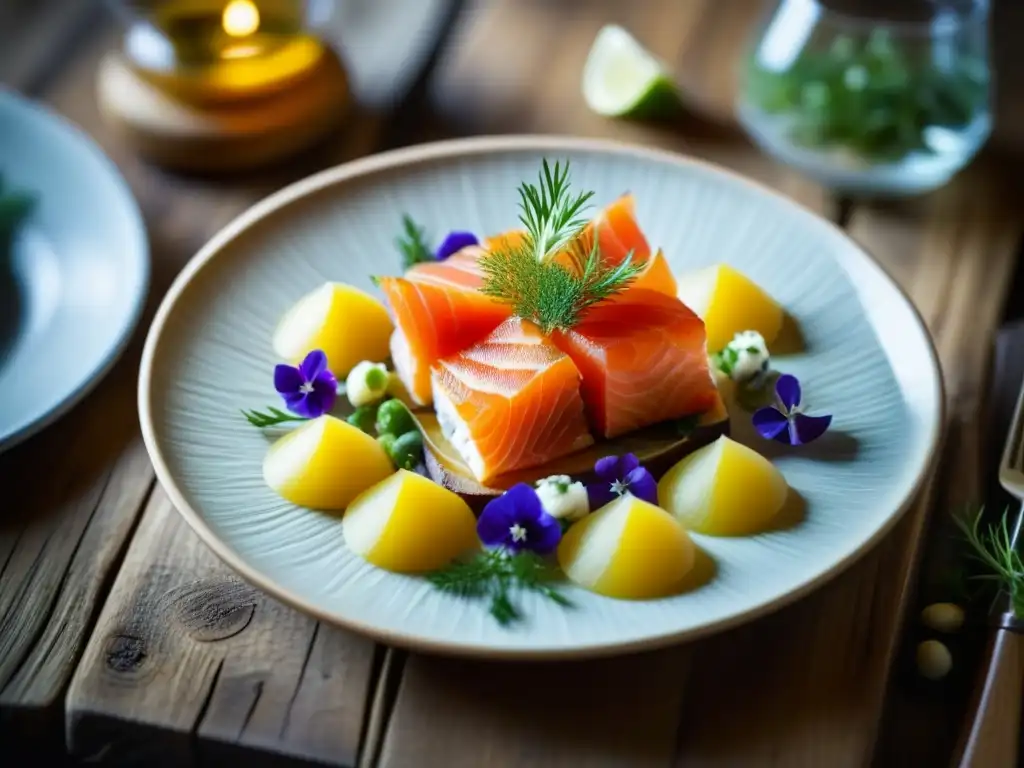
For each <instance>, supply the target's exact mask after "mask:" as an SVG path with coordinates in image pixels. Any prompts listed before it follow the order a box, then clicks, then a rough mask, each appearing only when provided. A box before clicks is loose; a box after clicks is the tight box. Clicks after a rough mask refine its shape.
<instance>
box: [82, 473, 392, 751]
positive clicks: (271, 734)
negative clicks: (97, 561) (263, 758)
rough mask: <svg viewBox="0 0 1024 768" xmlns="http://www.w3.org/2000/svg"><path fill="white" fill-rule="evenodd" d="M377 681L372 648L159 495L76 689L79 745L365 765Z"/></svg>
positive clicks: (84, 661) (134, 545) (155, 496)
mask: <svg viewBox="0 0 1024 768" xmlns="http://www.w3.org/2000/svg"><path fill="white" fill-rule="evenodd" d="M373 673H374V644H373V642H372V641H370V640H368V639H365V638H361V637H356V636H353V635H349V634H347V633H345V632H342V631H340V630H335V629H332V628H329V627H324V626H321V625H319V624H318V623H317V622H316V621H315V620H313V619H311V618H309V617H306V616H304V615H303V614H300V613H298V612H296V611H294V610H292V609H290V608H288V607H286V606H283V605H281V604H279V603H277V602H275V601H273V600H271V599H270V598H267V597H265V596H264V595H262V594H261V593H260V592H258V591H257V590H256V589H254V588H253V587H250V586H249V585H248V584H245V583H244V582H242V581H240V580H239V579H238V578H237V577H235V576H234V575H233V574H232V572H231V571H230V570H229V569H228V568H227V566H225V565H223V564H221V563H220V562H219V561H218V560H217V559H216V558H214V557H213V556H212V555H211V554H210V552H209V551H208V550H207V549H206V548H205V547H204V546H203V545H202V543H201V542H200V541H199V539H198V538H197V537H196V536H195V535H194V534H193V533H192V531H191V530H190V529H189V528H188V526H187V525H186V524H185V522H184V520H183V519H182V518H181V517H180V516H179V515H178V514H177V512H176V511H175V510H174V509H173V507H172V506H171V504H170V501H169V500H168V499H167V497H166V495H165V494H164V493H163V491H162V490H161V489H159V488H158V489H157V490H156V491H155V492H154V494H153V498H152V500H151V501H150V503H149V505H148V507H147V509H146V512H145V514H144V516H143V520H142V523H141V524H140V526H139V530H138V532H137V535H136V536H135V537H134V538H133V541H132V544H131V546H130V548H129V550H128V554H127V556H126V558H125V562H124V565H123V566H122V568H121V571H120V573H119V574H118V577H117V580H116V582H115V583H114V586H113V588H112V590H111V592H110V596H109V598H108V600H107V603H106V606H105V608H104V610H103V612H102V614H101V615H100V618H99V621H98V623H97V626H96V630H95V633H94V635H93V638H92V640H91V641H90V643H89V646H88V648H87V650H86V652H85V655H84V657H83V658H82V663H81V665H80V667H79V672H78V674H76V676H75V678H74V681H73V682H72V685H71V689H70V690H69V691H68V711H69V717H70V722H69V736H70V743H71V747H72V750H73V752H74V753H75V754H78V755H82V756H88V755H97V754H103V755H105V756H106V758H107V759H114V757H115V756H119V757H121V758H122V759H123V758H124V757H126V756H133V757H136V758H140V757H142V756H143V755H145V756H146V759H147V760H155V761H158V762H159V764H174V765H188V764H191V761H192V760H197V761H198V760H202V759H209V760H210V761H211V763H214V764H215V763H217V762H219V761H222V760H229V759H239V758H240V757H243V756H244V758H245V759H246V760H247V761H252V760H257V759H259V753H261V752H268V753H271V754H278V755H287V756H290V757H297V758H304V759H307V760H310V761H320V762H324V763H329V764H331V765H353V764H354V763H355V760H356V754H357V752H358V749H359V744H360V738H361V733H362V728H363V722H364V720H365V714H366V706H367V701H368V697H369V696H370V693H371V690H372V689H371V684H372V682H373ZM140 734H144V737H143V736H140ZM195 735H198V736H199V737H200V738H199V740H198V741H197V740H195V739H194V736H195ZM239 748H246V749H247V750H251V751H245V752H239V751H238V749H239ZM171 756H173V760H172V759H171ZM164 761H166V762H164ZM147 764H149V763H147Z"/></svg>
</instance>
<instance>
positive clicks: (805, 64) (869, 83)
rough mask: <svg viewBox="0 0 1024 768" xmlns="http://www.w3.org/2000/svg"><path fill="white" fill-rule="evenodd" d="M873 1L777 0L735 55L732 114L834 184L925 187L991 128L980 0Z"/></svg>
mask: <svg viewBox="0 0 1024 768" xmlns="http://www.w3.org/2000/svg"><path fill="white" fill-rule="evenodd" d="M877 6H878V9H877V10H876V9H875V8H872V9H871V13H872V15H871V16H865V15H860V14H861V13H862V11H863V8H864V2H861V3H860V4H859V5H854V4H851V3H850V2H849V0H848V2H847V3H846V7H843V5H842V4H841V3H840V2H839V0H832V1H829V2H826V0H781V2H778V3H777V4H776V6H775V7H774V9H773V10H772V12H771V14H770V15H769V17H768V21H767V23H766V24H765V25H764V26H763V27H762V28H761V29H760V30H759V34H758V35H757V37H756V41H755V42H754V44H753V46H752V49H751V50H750V51H749V53H748V54H747V55H746V56H745V59H744V62H743V66H742V68H741V72H742V75H741V86H740V89H739V96H738V104H737V114H738V118H739V120H740V122H741V124H742V125H743V126H744V128H745V129H746V131H747V132H748V133H749V134H750V136H751V138H752V139H753V140H754V141H755V142H756V143H757V144H758V145H759V146H760V147H761V148H762V149H764V150H765V151H766V152H768V153H769V154H771V155H773V156H775V157H776V158H777V159H779V160H781V161H783V162H785V163H788V164H790V165H792V166H794V167H796V168H797V169H799V170H801V171H802V172H804V173H805V174H807V175H809V176H811V177H812V178H815V179H817V180H818V181H820V182H821V183H823V184H824V185H826V186H828V187H830V188H832V189H835V190H836V191H839V192H844V193H851V194H888V195H910V194H917V193H921V192H926V191H928V190H931V189H934V188H936V187H938V186H941V185H942V184H944V183H945V182H946V181H948V180H949V179H950V177H952V176H953V174H955V173H956V172H957V171H959V170H960V169H961V168H962V167H963V166H964V165H966V164H967V163H968V162H969V161H970V160H971V158H973V157H974V155H975V154H976V153H977V152H978V150H979V149H980V147H981V145H982V144H983V143H984V142H985V140H986V139H987V138H988V135H989V133H990V132H991V111H990V89H991V74H990V67H989V61H988V47H989V43H988V37H989V35H988V19H989V7H988V2H987V0H903V1H902V2H898V3H896V2H889V3H877ZM897 14H898V15H897Z"/></svg>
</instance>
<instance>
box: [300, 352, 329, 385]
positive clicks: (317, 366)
mask: <svg viewBox="0 0 1024 768" xmlns="http://www.w3.org/2000/svg"><path fill="white" fill-rule="evenodd" d="M326 370H327V355H326V354H324V351H323V350H321V349H314V350H313V351H312V352H310V353H309V354H308V355H306V359H305V360H303V361H302V362H301V363H299V373H301V374H302V378H303V379H305V380H306V381H313V380H315V379H316V377H317V376H319V375H320V374H321V373H323V372H324V371H326Z"/></svg>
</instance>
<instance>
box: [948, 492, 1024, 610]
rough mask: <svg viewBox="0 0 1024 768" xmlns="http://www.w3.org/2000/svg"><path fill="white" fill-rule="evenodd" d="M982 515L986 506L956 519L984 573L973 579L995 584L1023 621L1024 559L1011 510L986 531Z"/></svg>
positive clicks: (972, 555)
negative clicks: (1016, 541)
mask: <svg viewBox="0 0 1024 768" xmlns="http://www.w3.org/2000/svg"><path fill="white" fill-rule="evenodd" d="M983 512H984V507H982V508H981V509H979V510H978V511H977V512H975V513H966V514H964V515H961V516H959V517H956V518H955V521H956V524H957V527H959V528H960V531H961V532H962V534H963V537H964V541H965V542H966V544H967V546H968V547H969V549H970V552H969V555H970V557H971V559H972V560H973V561H974V562H975V563H976V564H978V565H979V566H981V569H982V571H983V572H982V573H979V574H976V575H974V576H973V578H975V579H980V580H983V581H989V582H993V583H994V584H995V585H996V586H997V587H998V588H999V591H1000V592H1001V593H1003V594H1006V595H1008V596H1009V598H1010V607H1011V609H1012V610H1013V613H1014V615H1016V616H1018V617H1020V618H1024V559H1022V558H1021V555H1020V553H1019V552H1018V551H1017V550H1016V549H1015V548H1014V546H1013V535H1012V531H1011V530H1010V511H1009V510H1006V511H1004V512H1003V515H1002V517H1001V518H1000V519H999V522H998V523H995V524H992V525H989V526H988V527H987V528H985V529H982V526H981V517H982V513H983Z"/></svg>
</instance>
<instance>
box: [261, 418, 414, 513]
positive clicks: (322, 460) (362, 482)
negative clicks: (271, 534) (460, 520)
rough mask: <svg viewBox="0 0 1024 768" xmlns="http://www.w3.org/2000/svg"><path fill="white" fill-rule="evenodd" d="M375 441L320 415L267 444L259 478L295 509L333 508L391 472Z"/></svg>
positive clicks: (359, 431)
mask: <svg viewBox="0 0 1024 768" xmlns="http://www.w3.org/2000/svg"><path fill="white" fill-rule="evenodd" d="M394 470H395V468H394V465H393V464H392V463H391V460H390V459H389V458H388V455H387V454H386V453H385V452H384V449H383V448H382V447H381V446H380V444H379V443H378V442H377V441H376V440H374V439H373V438H372V437H370V436H369V435H368V434H366V433H365V432H363V431H362V430H360V429H357V428H356V427H353V426H352V425H351V424H348V423H346V422H344V421H342V420H341V419H338V418H335V417H334V416H329V415H326V414H325V415H323V416H320V417H319V418H316V419H312V420H311V421H308V422H306V423H305V424H303V425H302V426H301V427H299V428H298V429H295V430H293V431H292V432H289V433H288V434H286V435H285V436H284V437H282V438H280V439H279V440H278V441H277V442H275V443H274V444H273V445H271V446H270V449H269V450H268V451H267V455H266V457H265V458H264V459H263V479H264V481H265V482H266V484H267V485H269V486H270V487H271V488H272V489H273V490H274V491H276V492H277V493H278V494H280V495H281V496H282V497H283V498H284V499H285V500H286V501H290V502H291V503H292V504H296V505H298V506H300V507H310V508H312V509H327V510H337V509H344V508H345V507H346V506H348V504H349V502H350V501H352V499H354V498H355V497H356V496H357V495H358V494H360V493H362V492H363V491H364V490H366V489H367V488H369V487H370V486H371V485H373V484H374V483H377V482H379V481H380V480H383V479H384V478H385V477H387V476H388V475H390V474H391V473H392V472H394Z"/></svg>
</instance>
